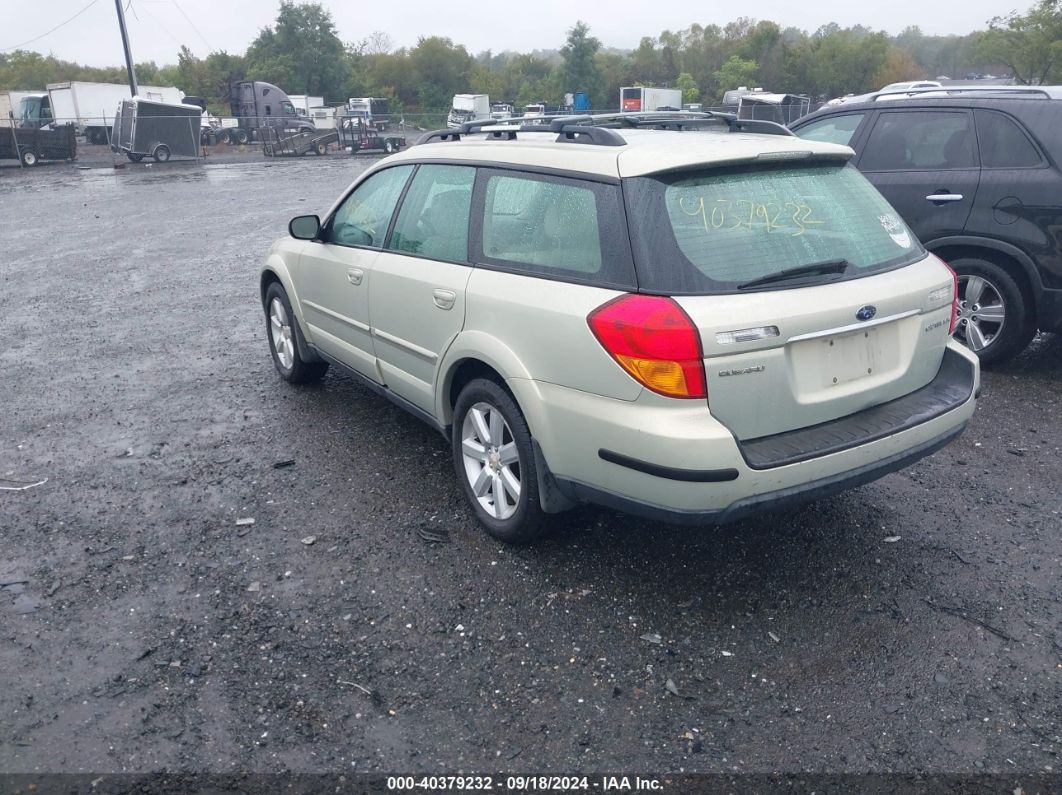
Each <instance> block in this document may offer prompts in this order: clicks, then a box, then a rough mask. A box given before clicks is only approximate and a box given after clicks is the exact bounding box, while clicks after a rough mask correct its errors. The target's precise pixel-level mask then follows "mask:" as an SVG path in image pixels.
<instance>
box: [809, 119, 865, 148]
mask: <svg viewBox="0 0 1062 795" xmlns="http://www.w3.org/2000/svg"><path fill="white" fill-rule="evenodd" d="M865 116H866V114H865V113H848V114H845V115H843V116H840V115H838V116H830V117H829V118H828V119H820V120H819V121H815V122H812V123H811V124H806V125H804V126H803V127H801V128H800V129H799V130H795V132H796V134H797V135H799V136H800V137H801V138H808V139H810V140H812V141H825V142H826V143H830V144H843V145H845V146H848V145H849V144H850V143H851V142H852V136H853V135H855V131H856V130H857V129H858V128H859V123H860V122H862V121H863V118H864V117H865Z"/></svg>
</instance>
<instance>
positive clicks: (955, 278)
mask: <svg viewBox="0 0 1062 795" xmlns="http://www.w3.org/2000/svg"><path fill="white" fill-rule="evenodd" d="M941 261H942V262H943V260H941ZM944 267H945V268H947V269H948V273H950V274H951V285H952V290H951V323H950V324H949V325H948V333H949V334H954V333H955V324H956V323H957V322H958V320H959V274H957V273H956V272H955V271H953V270H952V269H951V265H949V264H948V263H946V262H945V263H944Z"/></svg>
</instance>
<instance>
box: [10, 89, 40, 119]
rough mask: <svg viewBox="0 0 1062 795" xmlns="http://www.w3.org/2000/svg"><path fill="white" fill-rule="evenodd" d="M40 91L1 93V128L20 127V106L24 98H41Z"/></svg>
mask: <svg viewBox="0 0 1062 795" xmlns="http://www.w3.org/2000/svg"><path fill="white" fill-rule="evenodd" d="M43 93H44V89H41V90H40V91H0V127H11V126H12V125H14V126H16V127H17V126H18V106H19V103H20V102H22V98H23V97H33V96H40V95H41V94H43Z"/></svg>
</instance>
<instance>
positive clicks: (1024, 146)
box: [974, 110, 1041, 168]
mask: <svg viewBox="0 0 1062 795" xmlns="http://www.w3.org/2000/svg"><path fill="white" fill-rule="evenodd" d="M974 116H975V117H976V119H977V140H978V143H979V144H980V146H981V165H982V166H984V167H985V168H1030V167H1034V166H1038V165H1040V163H1041V160H1040V153H1039V152H1037V151H1036V147H1035V146H1033V145H1032V142H1031V141H1030V140H1029V139H1028V138H1027V137H1026V135H1025V133H1023V132H1022V131H1021V128H1020V127H1018V125H1017V124H1015V123H1014V122H1013V121H1012V120H1011V119H1010V118H1009V117H1007V116H1005V115H1003V114H1002V113H994V112H992V111H990V110H977V111H974Z"/></svg>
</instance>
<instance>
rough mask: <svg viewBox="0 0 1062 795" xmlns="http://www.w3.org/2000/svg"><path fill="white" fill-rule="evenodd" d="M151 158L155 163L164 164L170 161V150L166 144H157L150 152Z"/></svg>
mask: <svg viewBox="0 0 1062 795" xmlns="http://www.w3.org/2000/svg"><path fill="white" fill-rule="evenodd" d="M151 156H152V157H153V158H154V159H155V162H156V163H165V162H166V161H167V160H169V159H170V148H169V147H168V146H166V144H159V145H158V146H156V147H155V148H154V149H153V150H152V151H151Z"/></svg>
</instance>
